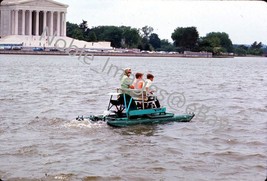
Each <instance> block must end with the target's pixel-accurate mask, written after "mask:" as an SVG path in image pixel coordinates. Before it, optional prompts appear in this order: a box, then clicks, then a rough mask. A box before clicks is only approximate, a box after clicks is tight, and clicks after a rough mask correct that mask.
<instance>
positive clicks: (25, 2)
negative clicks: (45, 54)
mask: <svg viewBox="0 0 267 181" xmlns="http://www.w3.org/2000/svg"><path fill="white" fill-rule="evenodd" d="M0 3H1V4H0V46H1V45H2V46H4V45H10V44H22V46H23V47H55V46H57V45H58V42H61V43H63V44H65V45H66V46H68V45H70V46H76V47H79V48H83V47H85V48H86V49H98V50H107V49H112V47H111V42H85V41H80V40H75V39H72V38H69V37H67V36H66V29H67V27H66V24H67V23H66V14H67V8H68V5H66V4H62V3H59V2H56V1H54V0H0ZM44 30H45V34H43V32H44ZM52 37H53V38H52ZM51 39H52V40H53V41H52V42H51V41H49V40H51ZM0 48H1V47H0Z"/></svg>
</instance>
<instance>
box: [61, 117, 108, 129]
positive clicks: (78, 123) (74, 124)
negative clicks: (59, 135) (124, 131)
mask: <svg viewBox="0 0 267 181" xmlns="http://www.w3.org/2000/svg"><path fill="white" fill-rule="evenodd" d="M64 126H65V127H68V128H104V127H107V123H106V122H105V121H97V122H96V121H92V120H90V119H83V120H76V119H75V120H72V121H70V122H68V123H65V125H64Z"/></svg>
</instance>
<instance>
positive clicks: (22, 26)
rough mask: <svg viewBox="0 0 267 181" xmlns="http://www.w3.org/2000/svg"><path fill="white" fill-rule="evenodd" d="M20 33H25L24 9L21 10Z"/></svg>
mask: <svg viewBox="0 0 267 181" xmlns="http://www.w3.org/2000/svg"><path fill="white" fill-rule="evenodd" d="M21 28H22V29H21V35H25V28H26V26H25V10H22V25H21Z"/></svg>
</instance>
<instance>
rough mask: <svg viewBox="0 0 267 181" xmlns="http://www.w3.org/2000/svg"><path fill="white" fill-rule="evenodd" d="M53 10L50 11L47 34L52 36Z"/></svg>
mask: <svg viewBox="0 0 267 181" xmlns="http://www.w3.org/2000/svg"><path fill="white" fill-rule="evenodd" d="M53 26H54V12H53V11H50V27H49V28H50V30H49V35H50V36H53V34H54V33H53V29H54V27H53Z"/></svg>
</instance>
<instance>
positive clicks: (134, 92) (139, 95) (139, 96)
mask: <svg viewBox="0 0 267 181" xmlns="http://www.w3.org/2000/svg"><path fill="white" fill-rule="evenodd" d="M117 93H120V94H128V95H130V96H131V97H132V98H133V99H134V100H135V101H136V102H139V103H140V104H141V105H142V109H145V102H146V101H147V100H148V97H147V93H146V91H144V90H142V89H125V88H117Z"/></svg>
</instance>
